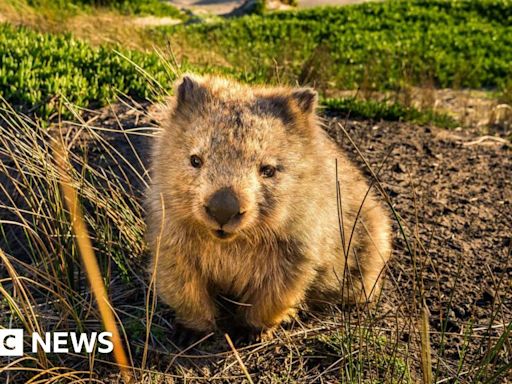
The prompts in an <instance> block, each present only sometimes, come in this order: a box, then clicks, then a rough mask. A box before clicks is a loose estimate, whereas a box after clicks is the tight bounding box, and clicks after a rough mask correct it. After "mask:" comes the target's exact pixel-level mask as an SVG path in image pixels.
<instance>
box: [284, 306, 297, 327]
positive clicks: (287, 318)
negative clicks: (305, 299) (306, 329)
mask: <svg viewBox="0 0 512 384" xmlns="http://www.w3.org/2000/svg"><path fill="white" fill-rule="evenodd" d="M298 318H299V311H298V309H297V308H290V309H289V310H288V312H287V313H286V315H284V316H283V318H282V319H281V323H284V324H290V323H292V322H293V321H294V320H297V319H298Z"/></svg>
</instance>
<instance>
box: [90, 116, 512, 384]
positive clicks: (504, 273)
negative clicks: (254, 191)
mask: <svg viewBox="0 0 512 384" xmlns="http://www.w3.org/2000/svg"><path fill="white" fill-rule="evenodd" d="M117 112H118V113H119V114H120V118H121V121H122V124H123V126H124V128H125V129H126V128H132V127H136V126H144V125H145V124H149V122H148V120H147V119H146V118H144V117H143V116H142V115H140V116H139V115H138V114H137V113H134V112H133V111H132V112H130V114H126V113H125V112H126V111H124V110H123V109H122V108H121V109H118V110H117ZM324 117H325V128H326V130H327V132H328V133H329V134H330V135H331V137H332V138H334V139H335V140H336V141H337V142H338V143H339V144H340V145H341V146H342V147H343V148H344V149H345V150H346V151H347V152H348V153H349V155H350V156H351V157H352V158H353V160H354V161H355V162H357V163H358V164H359V165H360V166H361V168H363V169H365V172H366V173H367V175H368V177H369V178H372V175H371V172H370V171H368V168H367V166H366V165H365V163H364V161H363V160H362V158H361V156H363V157H364V158H365V159H366V160H367V162H368V163H367V164H368V165H369V166H370V167H371V168H372V169H373V172H374V173H376V174H378V179H379V180H380V183H381V185H382V187H383V190H384V191H385V192H386V194H387V196H388V197H389V202H390V203H391V204H392V206H393V209H394V210H395V212H396V214H397V216H398V217H399V218H400V223H401V225H402V227H403V232H404V233H405V236H406V237H404V234H403V233H402V232H401V231H400V229H399V225H398V221H397V219H396V218H395V220H394V222H395V223H394V225H395V242H394V254H393V258H392V260H391V262H390V264H389V270H388V272H387V278H386V285H385V289H384V291H383V297H382V298H381V300H380V301H379V303H378V304H377V306H376V307H375V308H374V309H369V310H367V311H366V310H365V311H363V312H364V313H363V314H362V315H361V313H360V312H359V311H355V312H354V311H353V310H350V311H349V312H347V311H342V310H340V309H339V308H337V307H333V308H331V309H330V310H329V311H327V312H326V313H322V314H313V313H303V314H302V315H301V319H300V320H298V321H297V322H296V323H294V324H293V325H292V326H291V327H290V328H288V329H286V330H281V331H280V332H278V334H277V338H276V339H275V340H274V341H273V342H270V343H260V344H253V345H241V346H239V347H240V348H241V349H240V354H241V356H242V358H243V360H244V362H245V364H246V365H247V369H248V370H249V372H251V373H252V374H254V375H255V376H254V377H255V378H257V379H258V380H259V381H260V382H279V381H278V380H277V379H276V377H282V375H283V370H286V371H288V375H289V376H287V377H288V378H292V379H293V380H292V381H298V382H308V383H309V382H333V381H336V380H338V378H339V375H340V372H341V371H342V367H343V360H342V359H337V358H335V357H336V356H337V357H339V356H342V354H341V355H340V353H341V352H340V351H339V350H336V348H335V349H334V352H333V349H332V345H331V342H332V340H333V338H334V339H336V335H338V336H339V332H340V330H341V333H343V332H345V333H346V332H349V333H350V332H351V331H350V329H351V328H350V327H351V325H350V324H353V322H354V321H356V323H357V324H359V325H355V326H354V328H358V327H360V326H361V324H366V325H365V327H369V329H373V330H378V333H379V335H380V336H381V337H384V338H385V339H386V340H394V343H392V345H394V346H395V348H396V350H397V351H399V355H400V356H402V357H401V358H402V359H403V360H404V361H406V362H407V364H409V366H410V367H412V368H411V369H412V372H409V373H408V375H409V377H410V378H411V380H413V382H415V381H416V380H419V377H420V374H419V373H418V372H420V371H421V369H420V366H421V364H420V354H421V353H420V351H421V349H422V346H421V340H420V337H419V321H420V317H421V316H420V314H421V310H422V308H423V307H424V308H426V311H427V312H426V314H427V316H428V320H429V321H428V322H429V327H430V342H431V347H432V360H433V367H434V369H435V371H437V372H439V376H438V377H437V378H438V379H439V380H441V379H446V381H445V382H453V381H452V379H450V378H454V377H459V380H460V382H462V383H466V382H467V383H470V382H473V381H474V380H476V379H475V378H478V375H480V374H483V373H482V372H483V371H485V370H490V371H491V372H492V370H493V369H496V371H498V370H499V369H503V368H502V367H503V366H505V367H507V368H510V364H511V362H510V358H511V353H512V350H511V349H510V343H509V340H508V341H506V342H505V343H504V345H503V346H502V349H500V350H499V351H497V352H496V353H495V354H493V352H492V345H494V344H495V343H496V340H497V338H498V336H499V335H501V334H503V332H504V330H505V329H506V328H507V326H508V327H510V324H511V322H512V260H511V257H510V253H511V247H512V244H511V238H512V148H511V147H510V145H509V144H506V143H503V142H498V141H494V140H479V139H480V138H481V136H480V135H481V132H479V131H478V130H477V129H472V128H465V129H460V130H456V131H446V130H441V129H437V128H435V127H428V126H415V125H411V124H407V123H399V122H372V121H355V120H347V119H346V118H345V117H343V116H337V115H336V114H331V113H328V112H326V113H325V114H324ZM95 124H96V125H97V124H100V125H102V126H106V127H109V126H112V127H115V126H116V125H117V120H116V119H114V118H113V116H112V113H111V112H105V113H104V114H103V115H102V116H101V117H100V119H99V120H98V121H96V122H95ZM342 127H343V128H342ZM348 136H350V137H351V140H352V141H353V142H351V140H349V139H348ZM119 137H121V136H119ZM123 137H124V136H123ZM112 140H113V143H115V142H116V140H117V139H115V137H113V138H112ZM122 140H124V138H123V139H122ZM120 143H121V144H114V145H120V149H123V147H124V148H125V146H124V145H123V144H122V141H121V142H120ZM148 146H149V144H148V143H147V142H146V143H143V142H140V143H139V144H138V148H145V149H147V148H148ZM355 146H357V147H358V148H359V150H360V153H358V152H357V151H356V150H355ZM144 152H145V150H144ZM127 155H128V154H127ZM142 158H147V156H144V155H143V156H142ZM405 239H407V240H405ZM422 303H424V305H422ZM164 313H165V310H164ZM165 316H166V315H163V317H165ZM360 316H362V318H364V319H365V320H364V321H362V320H361V317H360ZM354 319H357V320H354ZM347 326H348V327H349V328H348V329H347V328H346V327H347ZM358 329H360V328H358ZM365 329H366V328H365ZM166 333H167V332H166ZM325 335H329V336H328V340H330V341H331V342H327V343H326V342H325V340H326V339H324V338H323V337H324V336H325ZM382 335H384V336H382ZM166 337H168V342H169V343H170V344H171V345H174V343H176V341H177V339H178V338H179V335H177V334H176V333H175V331H173V330H169V333H167V335H166ZM505 339H506V338H505ZM359 341H360V340H359ZM162 343H163V344H165V343H166V341H162ZM326 345H327V347H326ZM365 346H366V348H373V347H375V345H373V347H371V346H370V347H368V343H367V342H365ZM359 347H360V348H362V346H361V345H359ZM173 348H174V347H170V350H167V351H166V353H167V355H166V356H165V355H164V353H163V352H157V349H158V348H157V349H155V351H154V355H153V356H152V357H153V358H154V359H155V360H154V361H155V364H157V365H159V364H161V363H162V362H165V364H166V365H167V366H168V368H169V370H168V371H167V372H168V373H172V374H178V373H179V375H182V374H183V375H186V376H188V377H190V378H195V379H196V380H199V381H200V379H199V378H217V379H219V380H221V381H223V380H228V381H230V380H235V379H236V380H241V377H243V375H242V373H241V371H240V368H239V366H238V364H237V363H236V360H234V359H233V356H232V355H230V357H228V355H227V354H226V349H227V347H226V343H225V340H223V337H222V335H214V336H211V337H209V338H208V339H207V340H206V341H203V342H201V343H199V344H197V345H194V346H192V347H191V348H187V349H186V351H185V352H186V353H185V352H183V351H181V350H180V349H179V348H177V349H173ZM388 353H389V351H388ZM397 353H398V352H397ZM170 356H172V357H170ZM333 356H335V357H333ZM485 359H489V361H490V363H489V365H488V366H487V364H488V362H487V363H486V364H484V362H485V361H487V360H485ZM290 361H291V362H290ZM173 364H174V365H173ZM507 364H508V365H507ZM481 366H486V367H485V368H480V367H481ZM176 367H178V368H176ZM377 375H379V374H377ZM380 375H381V376H382V375H387V376H385V377H387V378H388V379H389V376H390V375H391V376H393V372H392V371H391V373H390V371H389V369H388V371H386V373H385V374H382V372H381V373H380ZM505 377H506V376H505ZM229 378H231V379H229ZM236 380H235V381H236ZM279 380H281V379H279ZM386 382H387V381H386ZM397 382H398V381H397ZM491 382H492V381H491ZM496 382H504V383H506V382H508V381H507V379H506V378H504V379H503V378H501V379H500V381H496Z"/></svg>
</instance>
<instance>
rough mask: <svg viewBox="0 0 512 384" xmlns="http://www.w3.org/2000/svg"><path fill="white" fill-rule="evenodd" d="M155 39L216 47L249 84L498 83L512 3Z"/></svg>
mask: <svg viewBox="0 0 512 384" xmlns="http://www.w3.org/2000/svg"><path fill="white" fill-rule="evenodd" d="M156 36H157V37H156V38H157V39H160V40H164V41H165V40H166V39H169V40H170V41H174V42H176V41H178V42H180V41H184V42H185V43H184V45H185V46H190V47H195V48H196V49H197V51H201V50H205V51H208V52H212V51H213V52H216V53H217V54H218V55H220V56H221V57H223V58H225V59H226V60H227V61H228V63H229V64H230V65H231V66H233V67H235V68H238V69H239V70H241V71H244V72H245V73H247V76H248V77H249V78H250V79H251V80H254V81H260V82H267V81H275V80H276V78H279V79H281V80H284V81H287V82H295V81H298V82H299V83H310V84H317V85H320V86H321V87H332V88H342V89H347V88H350V89H355V88H358V87H361V86H364V87H365V88H370V89H378V90H384V89H397V88H400V87H402V86H403V85H404V84H415V85H423V84H424V83H427V82H428V83H433V84H435V85H436V86H438V87H471V88H481V87H502V86H504V84H505V83H506V80H507V79H508V78H510V76H511V75H512V64H511V63H512V1H511V0H475V1H471V2H469V1H467V2H466V1H442V0H434V1H428V2H425V1H418V0H413V1H388V2H383V3H380V2H379V3H367V4H361V5H357V6H350V7H339V8H315V9H309V10H298V11H291V12H278V13H272V14H269V15H264V16H258V15H254V16H247V17H242V18H239V19H233V20H229V21H221V22H217V23H212V24H196V25H183V26H175V27H162V28H159V29H158V30H157V31H156Z"/></svg>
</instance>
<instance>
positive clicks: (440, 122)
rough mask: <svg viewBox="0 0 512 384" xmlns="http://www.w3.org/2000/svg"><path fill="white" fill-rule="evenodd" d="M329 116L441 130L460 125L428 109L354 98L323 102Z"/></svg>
mask: <svg viewBox="0 0 512 384" xmlns="http://www.w3.org/2000/svg"><path fill="white" fill-rule="evenodd" d="M321 104H322V106H323V107H324V108H325V111H326V112H327V114H329V113H335V114H337V115H341V116H345V117H349V118H353V119H371V120H375V121H379V120H385V121H407V122H411V123H415V124H418V125H425V124H432V125H435V126H437V127H440V128H455V127H457V126H459V123H458V122H457V121H456V120H455V119H454V118H453V117H451V116H449V115H446V114H443V113H439V112H435V111H432V110H428V109H423V110H421V111H420V110H418V109H416V108H414V107H406V106H404V105H403V104H401V103H399V102H393V103H387V102H383V101H376V100H360V99H357V98H354V97H347V98H336V99H329V98H328V99H324V100H322V102H321Z"/></svg>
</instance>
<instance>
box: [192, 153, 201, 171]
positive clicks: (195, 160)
mask: <svg viewBox="0 0 512 384" xmlns="http://www.w3.org/2000/svg"><path fill="white" fill-rule="evenodd" d="M190 165H192V166H193V167H194V168H201V167H202V166H203V160H201V158H200V157H199V156H197V155H192V156H190Z"/></svg>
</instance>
